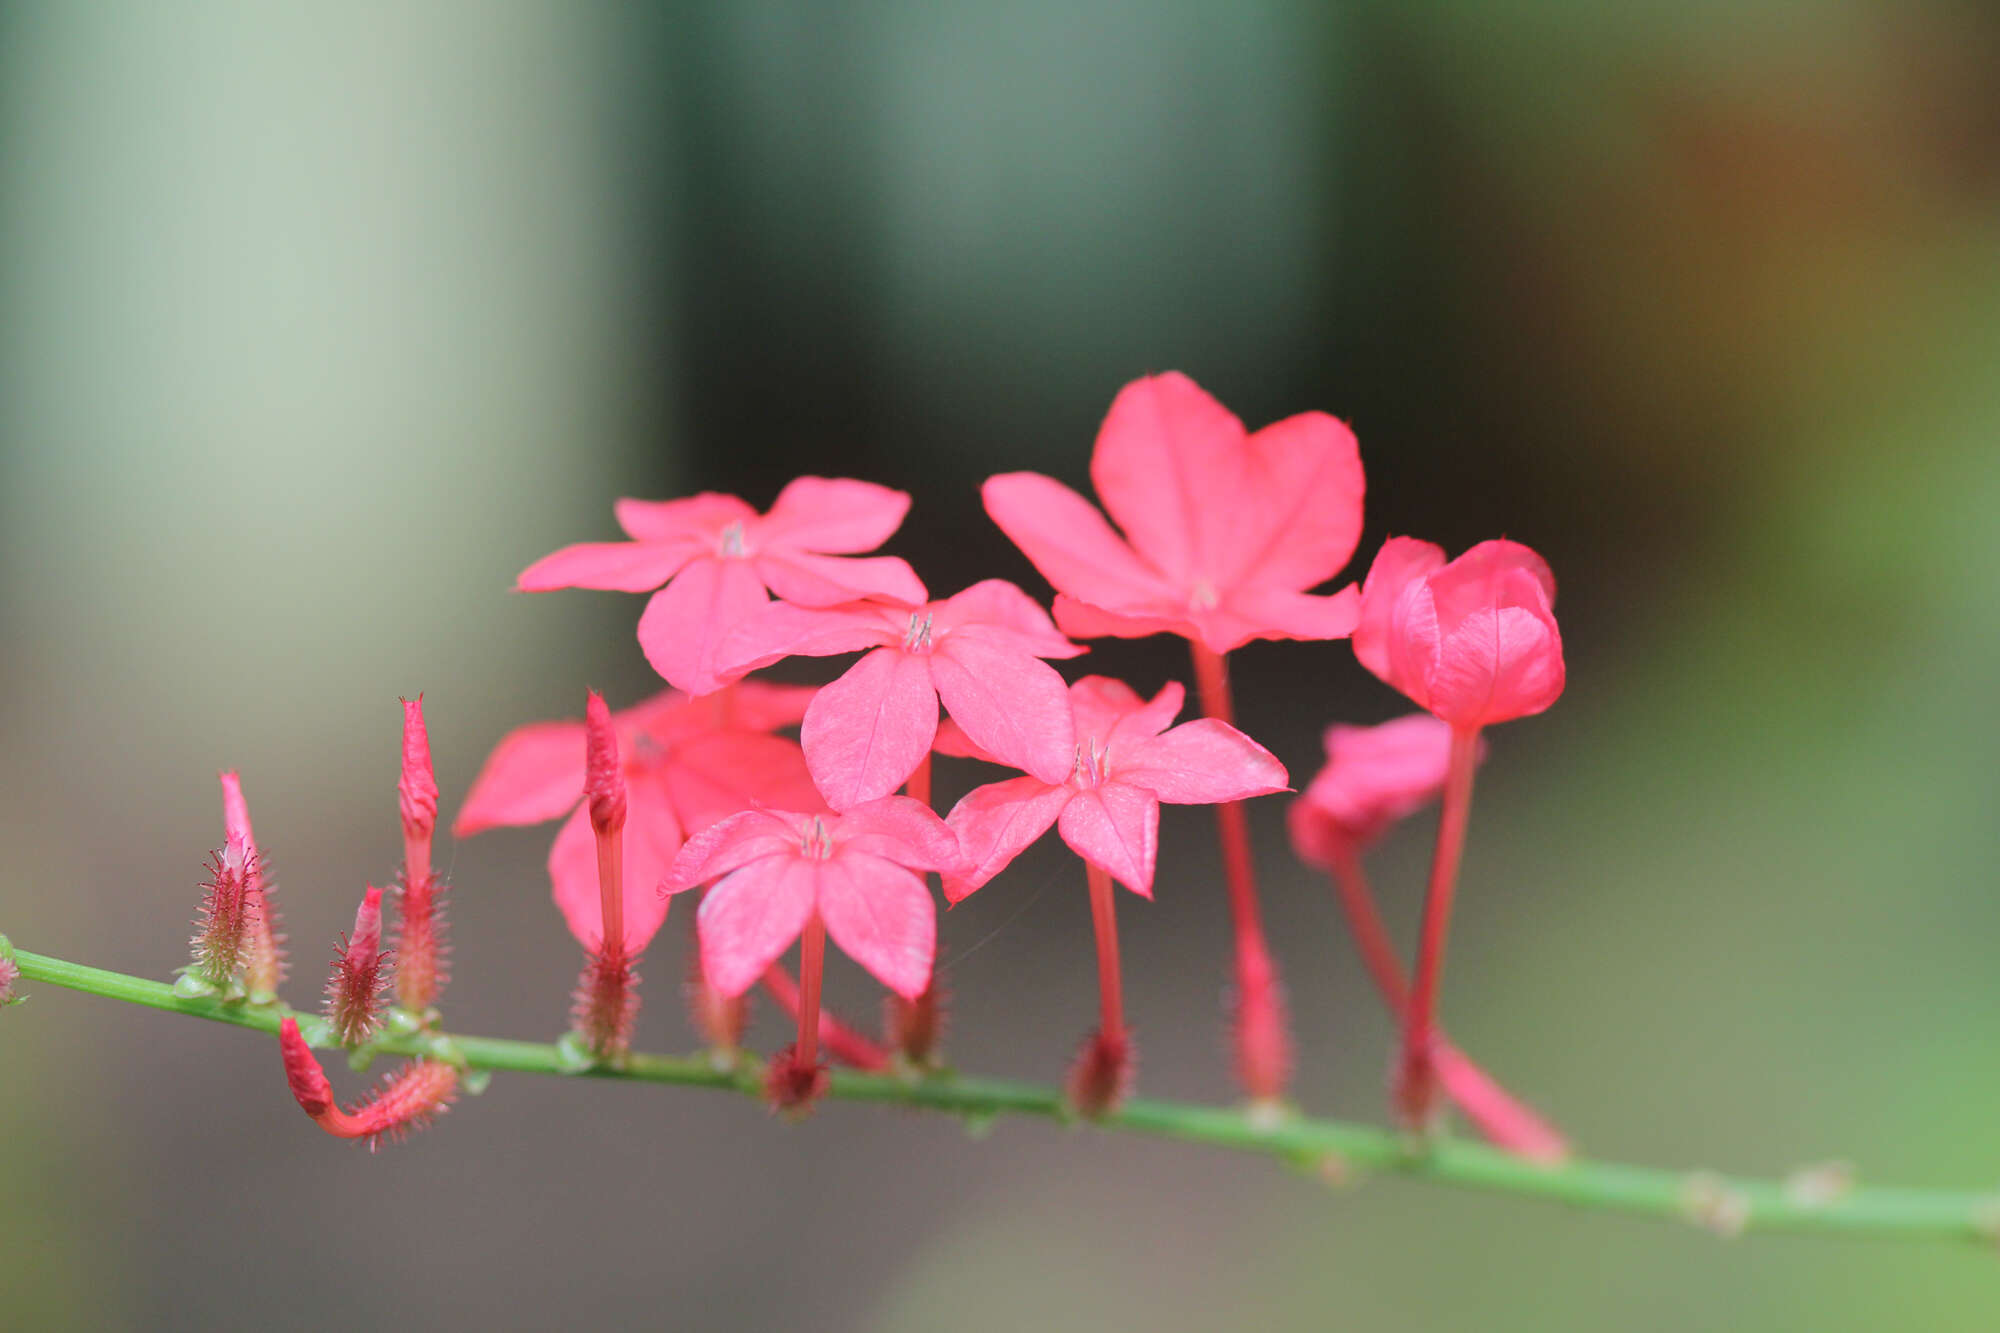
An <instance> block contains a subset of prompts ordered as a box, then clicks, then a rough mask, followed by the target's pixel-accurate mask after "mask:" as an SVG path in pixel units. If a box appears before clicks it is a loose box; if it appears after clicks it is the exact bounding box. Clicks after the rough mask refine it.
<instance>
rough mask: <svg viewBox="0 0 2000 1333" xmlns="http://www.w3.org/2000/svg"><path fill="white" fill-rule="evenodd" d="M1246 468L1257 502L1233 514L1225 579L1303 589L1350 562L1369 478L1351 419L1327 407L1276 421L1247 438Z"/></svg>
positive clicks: (1224, 538) (1226, 535) (1225, 537)
mask: <svg viewBox="0 0 2000 1333" xmlns="http://www.w3.org/2000/svg"><path fill="white" fill-rule="evenodd" d="M1240 468H1241V471H1242V475H1243V477H1244V479H1245V482H1246V483H1247V487H1246V489H1247V491H1248V497H1247V498H1249V499H1250V500H1251V503H1249V504H1246V505H1244V506H1242V507H1241V508H1240V509H1238V510H1237V511H1236V512H1235V513H1233V514H1230V515H1227V516H1226V517H1227V518H1228V519H1229V520H1233V521H1231V522H1230V523H1229V526H1228V527H1227V529H1225V531H1224V532H1223V533H1222V534H1219V540H1220V541H1221V542H1222V543H1224V545H1223V547H1222V549H1219V550H1218V551H1217V552H1216V553H1215V556H1216V561H1217V564H1216V568H1215V570H1214V574H1215V576H1216V578H1217V580H1218V582H1220V583H1222V584H1224V585H1225V586H1230V587H1237V586H1243V587H1260V588H1267V589H1271V590H1277V591H1285V590H1292V591H1296V590H1300V589H1305V588H1311V587H1315V586H1317V585H1318V584H1321V583H1324V582H1326V581H1327V580H1328V579H1330V578H1332V577H1333V576H1334V575H1335V574H1338V573H1339V572H1340V571H1341V570H1342V569H1343V568H1345V567H1346V565H1347V562H1348V561H1349V560H1350V559H1352V558H1353V556H1354V547H1355V544H1356V543H1357V542H1359V541H1360V540H1361V509H1362V500H1363V496H1364V492H1365V490H1366V483H1365V481H1364V479H1363V476H1362V471H1361V451H1360V448H1359V446H1358V445H1356V443H1355V440H1354V432H1353V431H1351V430H1349V429H1348V428H1347V425H1346V424H1345V423H1344V422H1341V421H1339V420H1336V419H1335V418H1333V417H1331V416H1328V415H1327V414H1326V413H1324V412H1302V413H1300V414H1299V415H1297V416H1294V417H1287V418H1286V419H1285V420H1283V421H1278V422H1273V423H1272V424H1271V425H1269V426H1266V427H1264V428H1263V429H1262V430H1260V431H1258V432H1257V433H1256V434H1254V435H1252V436H1250V438H1249V439H1248V440H1247V441H1245V445H1244V448H1243V450H1242V452H1241V463H1240Z"/></svg>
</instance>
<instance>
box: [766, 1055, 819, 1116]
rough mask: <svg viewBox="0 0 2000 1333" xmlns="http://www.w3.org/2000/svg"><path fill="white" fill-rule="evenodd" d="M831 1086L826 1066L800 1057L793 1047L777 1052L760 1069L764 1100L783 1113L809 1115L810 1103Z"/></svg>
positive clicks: (811, 1105) (811, 1106)
mask: <svg viewBox="0 0 2000 1333" xmlns="http://www.w3.org/2000/svg"><path fill="white" fill-rule="evenodd" d="M832 1086H833V1079H832V1077H831V1076H830V1075H828V1073H827V1072H826V1066H825V1065H823V1064H821V1063H819V1061H817V1060H812V1061H807V1060H802V1059H800V1058H799V1051H798V1047H797V1046H787V1047H785V1049H784V1050H782V1051H779V1052H778V1053H777V1054H776V1055H774V1056H772V1057H771V1063H770V1064H769V1065H767V1066H766V1067H765V1069H764V1100H766V1101H768V1102H769V1103H770V1104H771V1109H772V1110H774V1111H782V1112H784V1113H785V1114H786V1115H791V1116H804V1115H807V1114H810V1113H811V1111H812V1109H813V1104H814V1103H816V1102H817V1101H819V1099H820V1098H821V1097H824V1096H825V1095H826V1093H827V1089H829V1088H831V1087H832Z"/></svg>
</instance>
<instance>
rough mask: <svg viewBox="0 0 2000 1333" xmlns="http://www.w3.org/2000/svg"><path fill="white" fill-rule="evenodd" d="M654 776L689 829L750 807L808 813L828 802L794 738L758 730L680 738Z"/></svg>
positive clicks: (697, 828) (692, 829) (697, 829)
mask: <svg viewBox="0 0 2000 1333" xmlns="http://www.w3.org/2000/svg"><path fill="white" fill-rule="evenodd" d="M636 780H637V779H635V781H636ZM654 780H656V781H659V782H662V783H664V784H665V786H666V790H667V798H668V800H669V802H670V803H671V804H672V805H673V807H674V813H675V814H677V815H678V816H679V817H680V821H681V825H682V827H684V828H686V829H687V830H688V831H689V832H690V833H695V832H699V831H700V830H702V829H705V828H707V827H708V826H709V825H710V824H713V823H715V822H716V821H717V820H719V819H726V818H728V817H729V816H730V815H733V814H736V813H738V812H740V811H743V810H748V809H750V808H752V807H753V806H766V807H768V808H770V809H773V810H798V811H802V812H806V813H812V812H814V811H818V810H822V809H824V808H825V805H826V803H825V802H824V801H822V800H821V799H820V795H819V789H818V788H816V787H814V786H813V781H812V775H811V774H810V773H808V772H807V771H806V757H805V752H804V751H803V750H801V749H800V748H799V744H798V742H797V741H793V740H788V739H786V738H785V737H783V736H770V735H765V734H762V733H759V732H745V731H718V732H714V733H711V734H709V735H706V736H697V737H695V738H694V739H692V740H688V741H683V742H682V743H681V744H680V745H679V746H678V747H676V748H675V750H674V753H673V757H672V759H671V761H670V762H669V763H667V764H664V765H662V766H661V768H660V769H659V771H658V776H657V778H656V779H654Z"/></svg>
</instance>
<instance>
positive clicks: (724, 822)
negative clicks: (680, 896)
mask: <svg viewBox="0 0 2000 1333" xmlns="http://www.w3.org/2000/svg"><path fill="white" fill-rule="evenodd" d="M804 818H805V817H804V816H800V815H791V814H783V813H780V812H778V811H775V810H745V811H744V812H742V813H741V814H735V815H731V816H729V818H727V819H721V820H717V821H716V822H715V823H713V824H710V825H709V826H708V827H707V828H705V829H703V830H701V831H700V832H699V833H697V834H695V835H694V836H693V837H691V838H689V839H688V840H687V842H686V844H685V845H683V846H682V847H681V850H680V854H679V855H677V856H675V857H674V861H673V864H672V865H671V866H669V867H668V868H667V872H666V874H665V875H664V876H663V877H662V878H661V880H660V882H659V891H660V892H661V893H664V894H675V893H681V892H683V891H685V890H687V889H691V888H693V887H694V886H695V885H697V884H706V883H707V882H708V881H710V880H712V879H720V878H721V877H722V876H724V875H727V874H729V873H730V872H731V871H734V870H738V869H741V868H742V867H744V866H747V865H749V864H750V863H751V862H753V861H758V860H761V859H763V858H764V857H767V856H788V855H793V854H795V853H797V851H798V849H799V841H800V825H801V824H802V823H803V821H804Z"/></svg>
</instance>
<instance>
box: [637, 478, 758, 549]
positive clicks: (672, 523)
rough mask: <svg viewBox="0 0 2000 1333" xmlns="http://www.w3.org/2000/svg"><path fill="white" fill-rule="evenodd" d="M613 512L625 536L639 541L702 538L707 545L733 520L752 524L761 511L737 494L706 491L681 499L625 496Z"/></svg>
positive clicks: (733, 521)
mask: <svg viewBox="0 0 2000 1333" xmlns="http://www.w3.org/2000/svg"><path fill="white" fill-rule="evenodd" d="M611 512H612V513H613V515H615V516H616V517H617V519H618V526H619V527H621V528H623V529H624V530H625V535H626V536H628V537H630V538H631V539H632V540H633V541H637V542H663V541H673V540H675V539H677V538H684V537H691V538H698V539H700V541H701V542H702V543H703V544H706V543H708V542H709V541H711V540H712V539H713V538H714V536H715V535H716V534H717V533H719V532H721V531H722V530H723V529H724V528H726V527H728V526H729V525H730V524H731V523H746V524H747V523H749V522H750V521H752V520H754V519H755V518H756V517H757V511H756V510H755V509H752V508H751V507H750V506H749V505H748V504H747V503H745V502H744V501H742V500H739V499H737V498H736V497H735V496H733V495H721V494H718V493H717V492H715V491H703V492H702V493H701V494H699V495H688V496H683V497H682V498H680V499H678V500H632V499H624V500H620V501H618V502H617V503H616V504H614V505H612V507H611Z"/></svg>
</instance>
